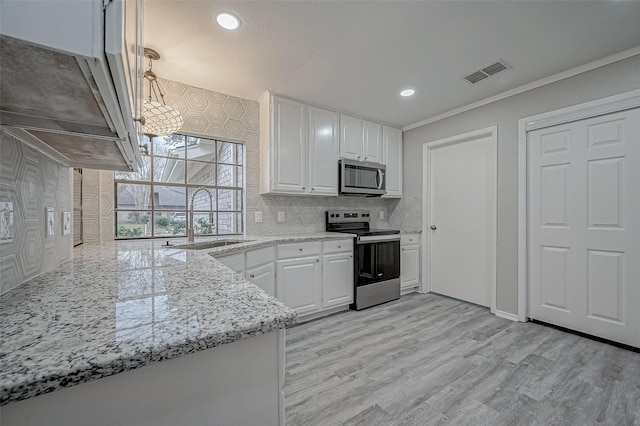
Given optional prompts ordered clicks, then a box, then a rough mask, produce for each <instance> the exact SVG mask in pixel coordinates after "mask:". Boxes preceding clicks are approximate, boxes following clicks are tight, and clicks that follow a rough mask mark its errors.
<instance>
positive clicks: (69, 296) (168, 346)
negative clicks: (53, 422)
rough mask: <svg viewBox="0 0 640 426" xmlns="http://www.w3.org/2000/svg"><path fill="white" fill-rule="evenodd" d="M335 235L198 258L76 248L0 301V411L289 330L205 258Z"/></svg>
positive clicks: (280, 308)
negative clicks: (67, 258)
mask: <svg viewBox="0 0 640 426" xmlns="http://www.w3.org/2000/svg"><path fill="white" fill-rule="evenodd" d="M345 237H346V238H349V235H346V234H338V233H317V234H306V235H283V236H273V237H255V236H247V237H242V236H240V237H238V236H229V237H227V239H233V240H240V239H244V240H246V241H247V242H245V243H240V244H235V245H233V246H224V247H219V248H213V249H207V250H186V249H180V248H176V247H172V246H170V247H166V246H163V244H166V240H144V241H140V240H138V241H115V242H109V243H105V244H100V245H89V244H84V245H82V246H79V247H77V248H75V249H74V250H73V258H72V260H70V261H68V262H65V263H63V264H61V265H59V266H57V267H56V268H55V269H53V270H51V271H49V272H46V273H44V274H42V275H40V276H38V277H36V278H33V279H31V280H30V281H28V282H26V283H24V284H22V285H21V286H18V287H17V288H15V289H13V290H11V291H9V292H8V293H5V294H3V295H1V296H0V405H5V404H7V403H10V402H12V401H20V400H24V399H27V398H31V397H34V396H37V395H41V394H45V393H48V392H52V391H55V390H57V389H60V388H65V387H69V386H73V385H76V384H80V383H85V382H88V381H91V380H95V379H98V378H101V377H106V376H111V375H113V374H118V373H121V372H124V371H127V370H132V369H135V368H139V367H143V366H146V365H149V364H153V363H156V362H159V361H162V360H166V359H172V358H177V357H180V356H182V355H185V354H189V353H193V352H197V351H200V350H205V349H208V348H213V347H216V346H220V345H224V344H226V343H231V342H235V341H238V340H241V339H244V338H247V337H251V336H255V335H259V334H264V333H268V332H270V331H273V330H277V329H282V328H285V327H288V326H290V325H293V324H295V322H296V320H297V317H296V314H295V312H294V311H293V310H292V309H290V308H288V307H286V306H285V305H284V304H282V303H280V302H279V301H278V300H276V299H275V298H273V297H271V296H269V295H268V294H267V293H265V292H263V291H262V290H260V289H259V288H258V287H256V286H255V285H253V284H252V283H250V282H249V281H246V280H245V279H244V278H243V277H241V276H240V275H238V274H235V273H234V272H232V271H231V270H230V269H229V268H227V267H226V266H224V265H223V264H222V263H220V262H219V261H217V260H216V259H215V258H214V257H213V256H217V255H223V254H230V253H232V252H237V251H240V250H244V249H251V248H259V247H266V246H268V245H273V244H277V243H286V242H302V241H313V240H323V239H344V238H345ZM219 239H223V238H219ZM203 240H204V239H202V240H201V239H196V241H197V242H198V241H203ZM209 240H211V239H209ZM184 242H185V241H184V240H182V241H180V240H171V243H172V244H180V243H184Z"/></svg>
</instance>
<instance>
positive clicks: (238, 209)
mask: <svg viewBox="0 0 640 426" xmlns="http://www.w3.org/2000/svg"><path fill="white" fill-rule="evenodd" d="M173 135H177V136H181V137H183V138H184V146H185V149H184V153H183V155H182V157H172V156H169V155H167V153H166V152H164V153H161V154H158V155H157V154H156V153H155V149H156V148H155V144H154V143H153V140H154V139H156V138H155V137H154V138H149V137H148V136H146V135H145V136H144V137H143V138H144V139H143V142H145V143H147V144H148V145H147V147H148V154H142V155H141V156H142V159H143V161H145V159H146V161H149V163H150V164H149V173H148V176H149V180H136V179H122V178H119V177H118V173H122V172H114V179H113V194H114V199H113V200H114V203H113V206H114V207H113V211H114V229H113V235H114V240H144V239H167V238H185V237H186V236H187V229H188V226H189V217H190V207H191V206H190V202H191V200H190V197H191V194H192V193H193V191H195V190H197V189H198V188H200V187H204V188H206V189H207V190H209V191H211V192H212V193H213V194H214V195H215V197H214V200H213V201H214V203H213V209H212V210H209V209H208V205H207V209H198V208H197V207H195V208H194V218H195V219H196V220H197V218H198V216H201V215H202V214H209V213H211V214H212V216H213V217H214V218H215V219H214V221H215V232H210V233H198V234H196V235H198V236H226V235H243V234H244V232H245V230H246V196H247V181H246V156H247V150H246V144H245V143H243V142H241V141H235V140H230V139H224V138H218V137H211V136H202V135H197V134H193V133H187V132H178V133H174V134H172V135H168V136H173ZM189 138H197V139H204V140H207V141H211V142H213V143H214V144H215V159H214V160H213V161H208V160H201V159H197V158H189V154H188V149H189V146H190V145H189ZM220 144H232V145H234V146H233V152H234V153H233V156H234V157H235V160H232V161H235V162H231V163H230V162H225V161H219V157H218V155H219V153H220ZM141 146H144V145H141ZM238 146H240V147H241V152H240V153H238ZM158 159H161V160H162V159H171V160H175V161H182V162H183V163H184V168H183V170H184V172H183V178H182V179H183V181H182V182H178V183H176V182H163V181H161V180H156V178H157V177H156V176H155V174H156V171H155V168H156V167H157V160H158ZM190 164H207V165H213V166H214V175H215V183H214V184H202V183H189V165H190ZM221 165H222V166H230V167H232V168H236V173H240V175H238V174H235V175H234V180H235V181H236V183H237V182H238V180H240V186H228V185H219V181H218V179H219V177H220V175H219V172H218V168H219V166H221ZM131 173H136V172H131ZM119 184H130V185H144V186H147V187H148V192H149V195H148V196H149V200H148V208H146V207H142V208H136V207H135V205H134V206H127V207H124V208H123V207H120V208H119V207H118V187H119ZM157 187H165V188H172V187H173V188H180V189H182V190H183V191H184V206H185V207H184V208H182V207H177V208H170V209H167V208H158V207H157V206H156V197H155V195H154V194H155V192H156V190H155V188H157ZM221 191H231V194H232V196H231V202H232V208H231V209H223V210H220V197H219V196H218V194H219V193H220V192H221ZM199 197H200V195H199ZM199 197H198V198H199ZM238 203H239V204H240V205H239V206H238V205H237V204H238ZM207 204H208V201H207ZM233 204H236V205H233ZM136 212H140V213H144V214H145V215H147V214H148V215H149V232H148V233H149V235H139V236H119V235H118V227H119V226H120V224H119V223H118V214H119V213H136ZM158 213H166V214H170V213H185V215H186V217H185V229H184V233H182V234H175V235H157V233H156V232H157V225H156V218H157V214H158ZM221 213H222V214H223V215H226V214H228V215H230V216H231V221H232V229H234V230H236V231H237V232H223V233H220V226H219V225H220V214H221ZM212 216H211V215H210V216H209V217H210V218H211V217H212ZM162 217H164V216H162ZM238 222H239V223H238Z"/></svg>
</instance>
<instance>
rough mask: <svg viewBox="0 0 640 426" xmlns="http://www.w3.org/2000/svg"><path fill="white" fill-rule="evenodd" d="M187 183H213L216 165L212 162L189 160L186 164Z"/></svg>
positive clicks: (214, 182) (214, 181)
mask: <svg viewBox="0 0 640 426" xmlns="http://www.w3.org/2000/svg"><path fill="white" fill-rule="evenodd" d="M187 168H188V173H189V176H188V179H187V183H190V184H193V185H215V184H216V165H215V164H212V163H201V162H199V161H189V162H188V164H187Z"/></svg>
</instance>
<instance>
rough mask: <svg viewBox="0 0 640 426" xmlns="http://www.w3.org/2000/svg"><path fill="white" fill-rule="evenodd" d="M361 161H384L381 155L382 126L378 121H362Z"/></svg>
mask: <svg viewBox="0 0 640 426" xmlns="http://www.w3.org/2000/svg"><path fill="white" fill-rule="evenodd" d="M362 138H363V140H362V153H363V154H364V157H363V158H362V161H366V162H369V163H381V164H383V163H384V158H383V156H382V126H381V125H380V124H378V123H374V122H371V121H367V120H363V121H362Z"/></svg>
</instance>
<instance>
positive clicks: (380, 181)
mask: <svg viewBox="0 0 640 426" xmlns="http://www.w3.org/2000/svg"><path fill="white" fill-rule="evenodd" d="M376 182H377V183H378V189H382V185H383V184H384V175H383V174H382V170H380V169H378V175H377V177H376Z"/></svg>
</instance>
